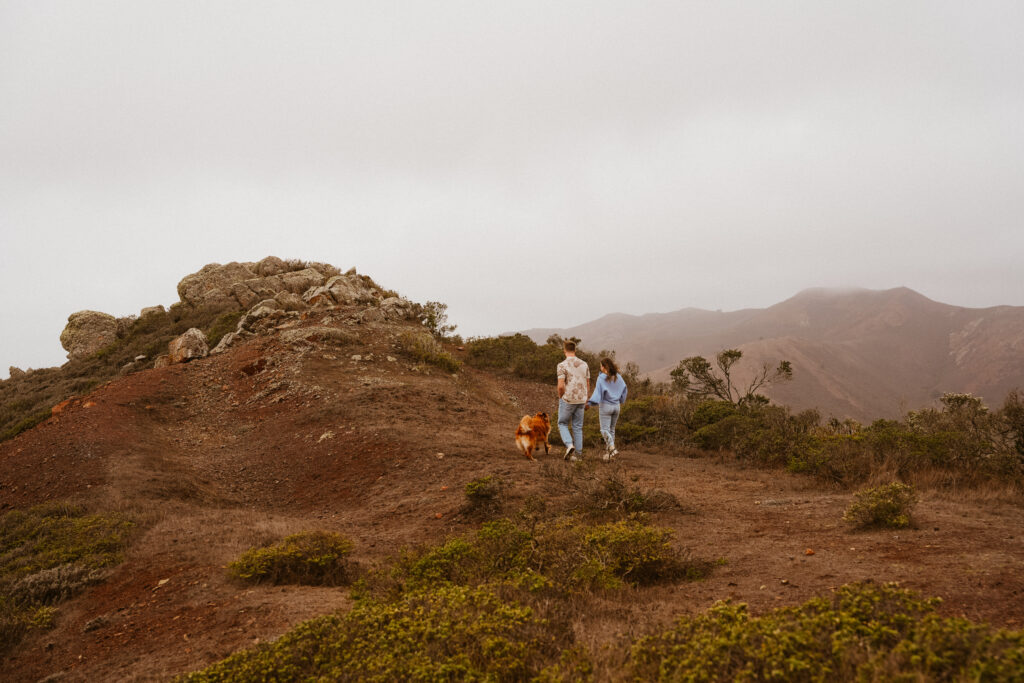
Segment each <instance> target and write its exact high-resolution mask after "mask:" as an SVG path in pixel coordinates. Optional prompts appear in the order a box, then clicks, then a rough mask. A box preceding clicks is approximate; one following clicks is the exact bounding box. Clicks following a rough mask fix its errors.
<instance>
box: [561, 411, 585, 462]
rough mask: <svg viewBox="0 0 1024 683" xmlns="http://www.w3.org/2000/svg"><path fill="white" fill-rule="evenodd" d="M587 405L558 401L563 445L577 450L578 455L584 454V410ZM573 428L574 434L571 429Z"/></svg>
mask: <svg viewBox="0 0 1024 683" xmlns="http://www.w3.org/2000/svg"><path fill="white" fill-rule="evenodd" d="M586 405H587V404H586V403H566V402H565V401H564V400H563V399H558V435H559V436H561V437H562V443H564V444H565V445H566V446H569V445H571V446H572V447H573V448H575V449H576V454H577V455H582V454H583V408H584V406H586ZM570 426H572V434H570V433H569V427H570Z"/></svg>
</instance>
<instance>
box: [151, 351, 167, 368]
mask: <svg viewBox="0 0 1024 683" xmlns="http://www.w3.org/2000/svg"><path fill="white" fill-rule="evenodd" d="M170 364H171V357H170V356H168V355H167V354H166V353H165V354H164V355H162V356H157V357H156V358H155V359H154V360H153V367H154V368H165V367H167V366H168V365H170Z"/></svg>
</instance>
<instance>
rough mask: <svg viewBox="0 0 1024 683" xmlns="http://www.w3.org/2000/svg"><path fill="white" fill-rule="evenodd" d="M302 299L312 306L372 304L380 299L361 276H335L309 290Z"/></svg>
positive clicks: (375, 290)
mask: <svg viewBox="0 0 1024 683" xmlns="http://www.w3.org/2000/svg"><path fill="white" fill-rule="evenodd" d="M302 298H303V299H304V300H305V301H306V303H308V304H309V305H310V306H330V305H334V304H355V303H372V302H375V301H377V300H378V299H379V298H380V294H379V292H378V291H377V289H376V288H375V287H373V286H372V285H369V284H367V282H366V280H364V279H363V278H362V277H361V276H359V275H354V274H353V275H335V276H333V277H331V278H330V279H328V280H327V282H325V283H324V284H323V285H322V286H320V287H316V288H314V289H311V290H307V291H306V293H305V294H304V295H303V296H302Z"/></svg>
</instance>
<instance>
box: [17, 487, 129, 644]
mask: <svg viewBox="0 0 1024 683" xmlns="http://www.w3.org/2000/svg"><path fill="white" fill-rule="evenodd" d="M132 526H133V525H132V523H131V522H129V521H127V520H125V519H121V518H120V517H116V516H105V515H89V514H86V513H85V512H84V511H83V510H82V509H80V508H77V507H73V506H69V505H63V504H49V505H43V506H39V507H35V508H31V509H29V510H14V511H12V512H8V513H7V514H5V515H3V516H2V517H0V653H3V652H6V651H8V650H10V649H11V648H12V647H14V646H15V645H16V644H17V643H18V642H19V641H20V640H21V638H22V637H23V636H24V635H25V633H27V632H28V631H30V630H33V629H46V628H49V626H50V624H51V623H52V619H53V615H54V608H53V607H52V605H54V604H56V603H59V602H60V601H62V600H66V599H67V598H69V597H71V596H73V595H74V594H76V593H77V592H79V591H80V590H81V589H82V588H84V587H85V586H88V585H90V584H93V583H96V582H98V581H100V580H101V579H102V577H103V573H104V569H105V568H107V567H109V566H111V565H113V564H115V563H117V562H119V561H120V560H121V557H122V552H123V550H124V548H125V546H126V545H127V542H128V537H129V534H130V533H131V529H132Z"/></svg>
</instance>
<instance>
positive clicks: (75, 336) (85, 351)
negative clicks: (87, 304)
mask: <svg viewBox="0 0 1024 683" xmlns="http://www.w3.org/2000/svg"><path fill="white" fill-rule="evenodd" d="M117 332H118V320H117V318H115V317H114V316H112V315H109V314H107V313H100V312H98V311H78V312H77V313H72V314H71V315H69V316H68V324H67V325H66V326H65V327H64V331H63V332H61V333H60V345H61V346H63V347H64V350H65V351H67V352H68V359H69V360H75V359H77V358H85V357H87V356H91V355H92V354H94V353H96V352H97V351H99V350H100V349H102V348H104V347H105V346H109V345H110V344H113V343H114V341H115V340H116V339H117Z"/></svg>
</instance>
